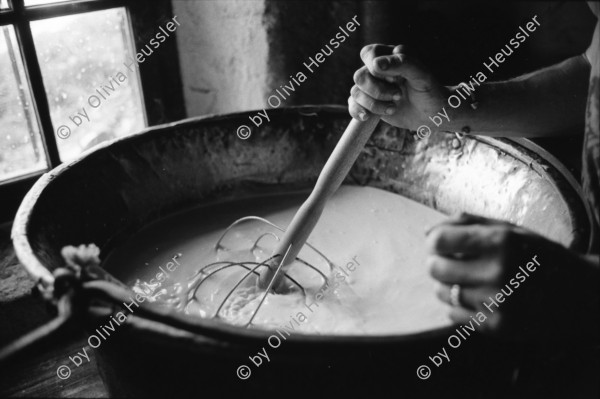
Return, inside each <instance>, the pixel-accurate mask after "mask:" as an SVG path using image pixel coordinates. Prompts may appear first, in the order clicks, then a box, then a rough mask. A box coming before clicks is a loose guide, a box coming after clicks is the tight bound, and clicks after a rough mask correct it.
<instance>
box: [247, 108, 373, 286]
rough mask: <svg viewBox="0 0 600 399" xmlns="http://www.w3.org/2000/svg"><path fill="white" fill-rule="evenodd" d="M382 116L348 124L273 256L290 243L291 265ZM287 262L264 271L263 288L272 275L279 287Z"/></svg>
mask: <svg viewBox="0 0 600 399" xmlns="http://www.w3.org/2000/svg"><path fill="white" fill-rule="evenodd" d="M379 119H380V118H379V117H378V116H376V115H372V114H371V115H369V119H368V120H366V121H364V122H361V121H358V120H356V119H352V120H351V121H350V123H349V124H348V127H347V128H346V130H345V131H344V134H342V137H341V138H340V141H338V143H337V145H336V146H335V148H334V150H333V152H332V153H331V155H330V156H329V159H328V160H327V163H326V164H325V166H324V167H323V170H322V171H321V174H320V175H319V178H318V179H317V183H316V184H315V187H314V188H313V190H312V192H311V194H310V196H309V197H308V199H307V200H306V201H304V203H303V204H302V206H301V207H300V209H298V211H297V212H296V214H295V215H294V218H293V219H292V221H291V223H290V225H289V226H288V228H287V230H286V231H285V234H284V235H283V237H282V239H281V241H280V242H279V244H278V246H277V248H276V249H275V252H274V255H280V256H283V254H284V253H285V252H286V251H287V250H288V248H289V247H290V246H291V250H290V253H289V254H288V256H287V259H286V262H285V263H286V264H289V263H291V262H293V261H294V259H296V256H297V255H298V253H299V252H300V250H301V249H302V247H303V246H304V244H305V243H306V240H307V239H308V236H309V235H310V233H311V232H312V231H313V229H314V227H315V225H316V224H317V222H318V221H319V217H321V214H322V213H323V209H324V208H325V204H326V203H327V200H329V198H331V196H332V195H333V194H334V193H335V192H336V191H337V189H338V188H339V187H340V186H341V185H342V182H343V181H344V179H345V178H346V176H347V175H348V172H349V171H350V168H351V167H352V165H353V164H354V162H355V161H356V158H358V155H359V154H360V152H361V151H362V149H363V147H364V146H365V144H366V143H367V140H369V137H371V134H372V133H373V131H374V130H375V127H376V126H377V123H378V122H379ZM280 260H281V257H278V258H276V259H275V260H274V261H273V262H272V263H273V264H275V265H277V263H278V262H279V261H280ZM286 264H284V265H282V267H281V271H280V272H279V273H278V275H277V276H274V274H275V269H276V267H270V270H268V271H266V272H264V273H262V274H261V277H260V283H259V285H260V286H261V288H265V287H267V286H268V283H269V281H270V280H271V279H272V278H276V279H277V280H276V281H275V284H274V285H273V287H275V289H277V287H279V284H278V282H279V281H281V280H280V277H281V275H283V272H284V271H285V267H286ZM271 266H272V265H271Z"/></svg>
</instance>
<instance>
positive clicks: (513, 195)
mask: <svg viewBox="0 0 600 399" xmlns="http://www.w3.org/2000/svg"><path fill="white" fill-rule="evenodd" d="M268 112H269V116H270V119H271V121H270V122H269V123H266V124H263V126H261V127H260V128H259V129H254V131H253V133H252V136H251V137H250V138H249V139H247V140H241V139H240V138H238V137H237V136H236V129H237V128H238V126H239V125H240V124H245V125H249V124H250V123H249V120H248V115H251V114H252V113H238V114H233V115H226V116H215V117H206V118H195V119H190V120H186V121H182V122H179V123H175V124H171V125H167V126H160V127H156V128H152V129H148V130H147V131H145V132H142V133H140V134H137V135H134V136H132V137H127V138H125V139H120V140H117V141H114V142H112V143H109V144H107V145H104V146H102V147H101V148H99V149H96V150H95V151H93V152H91V153H88V154H86V155H84V156H82V157H81V158H80V159H79V160H77V161H75V162H72V163H70V164H67V165H63V166H60V167H58V168H56V169H55V170H53V171H51V172H49V173H47V174H46V175H44V176H43V177H42V178H41V179H40V180H39V181H38V182H37V184H36V185H35V186H34V188H33V189H32V190H31V191H30V193H29V194H28V195H27V197H26V198H25V200H24V201H23V204H22V206H21V208H20V210H19V212H18V215H17V218H16V220H15V225H14V230H13V241H14V245H15V248H16V251H17V255H18V257H19V259H20V261H21V262H22V264H23V265H24V266H25V267H26V268H27V270H28V272H29V273H30V274H31V276H32V277H33V278H35V279H37V280H39V281H40V283H41V284H43V285H51V284H52V283H53V280H54V278H53V276H52V273H51V272H52V270H53V269H55V268H57V267H60V266H61V265H62V264H63V261H62V259H61V256H60V249H61V248H62V247H63V246H65V245H76V244H80V243H95V244H97V245H98V246H99V247H100V248H101V251H102V253H101V254H102V257H106V255H107V254H108V253H110V251H111V250H112V249H114V248H115V247H116V246H118V245H119V243H120V242H122V240H123V239H125V238H127V237H128V236H130V235H132V234H134V233H135V232H136V231H138V230H139V229H140V228H141V227H142V226H144V225H146V224H148V223H149V222H152V221H155V220H156V219H158V218H161V217H163V216H165V215H168V214H170V213H172V212H175V211H179V210H182V209H185V208H186V207H191V206H196V205H198V204H203V203H206V202H209V201H214V200H225V199H230V198H238V199H239V198H243V197H244V196H252V195H257V194H265V193H271V192H281V191H287V190H294V191H297V190H302V189H309V188H310V187H311V185H312V184H313V183H314V181H315V180H316V177H317V175H318V173H319V171H320V169H321V167H322V166H323V164H324V163H325V161H326V159H327V157H328V154H329V153H330V152H331V150H332V149H333V147H334V145H335V144H336V142H337V140H338V138H339V136H340V134H341V133H342V132H343V130H344V128H345V126H346V125H347V123H348V121H349V117H348V115H347V112H346V110H345V109H344V108H343V107H338V106H319V107H311V106H308V107H294V108H287V109H277V110H269V111H268ZM347 183H348V184H358V185H370V186H374V187H379V188H383V189H385V190H389V191H391V192H395V193H399V194H402V195H405V196H407V197H409V198H412V199H414V200H416V201H418V202H421V203H423V204H426V205H428V206H430V207H433V208H435V209H438V210H440V211H442V212H444V213H447V214H450V213H456V212H460V211H468V212H471V213H477V214H481V215H485V216H490V217H495V218H499V219H505V220H509V221H511V222H514V223H517V224H520V225H523V226H526V227H528V228H530V229H532V230H535V231H537V232H539V233H541V234H543V235H545V236H547V237H549V238H551V239H554V240H556V241H558V242H560V243H562V244H564V245H566V246H569V247H571V248H574V249H577V250H579V251H584V252H585V251H587V250H588V248H589V246H590V243H591V240H592V231H591V229H592V228H591V225H590V218H589V212H588V210H587V208H586V206H585V205H584V204H585V202H584V201H583V200H582V198H581V195H580V193H579V191H578V189H577V186H576V184H575V183H574V181H573V179H572V177H571V176H570V175H569V174H568V172H566V171H565V170H564V168H563V167H561V166H560V165H559V164H558V163H557V162H556V161H555V160H554V159H553V158H552V157H551V156H549V155H548V154H545V153H544V151H543V150H541V149H539V148H538V147H536V146H535V145H533V144H531V143H529V142H527V141H509V140H498V139H489V138H479V137H468V136H467V137H462V138H459V137H456V136H455V135H454V134H439V135H433V136H432V137H430V138H428V139H424V140H417V139H416V138H415V137H414V136H413V135H412V134H411V133H410V132H408V131H405V130H401V129H396V128H392V127H390V126H389V125H386V124H383V123H382V124H380V126H379V127H378V129H377V131H376V132H375V133H374V135H373V137H372V138H371V140H370V142H369V143H368V145H367V147H366V148H365V149H364V151H363V153H362V154H361V156H360V157H359V159H358V161H357V162H356V165H355V166H354V168H353V170H352V172H351V175H350V176H349V177H348V179H347ZM228 222H229V221H224V226H225V224H226V223H228ZM123 267H128V266H127V265H123ZM382 306H385V304H382ZM92 314H93V313H92V312H90V313H89V317H87V318H85V321H84V323H85V324H86V325H87V327H88V328H89V329H90V331H93V329H94V328H97V326H98V323H100V322H102V318H96V317H93V316H92ZM159 316H160V317H158V316H157V317H154V316H153V315H150V316H140V315H139V314H132V315H130V317H129V319H128V321H127V323H126V325H125V326H123V327H122V328H121V329H120V330H119V333H118V334H115V335H113V336H112V337H111V338H110V339H109V340H107V341H106V342H104V343H103V344H102V346H101V347H100V348H99V349H98V350H97V351H98V352H99V355H100V356H99V359H100V369H101V370H102V373H103V377H104V378H105V381H106V382H107V385H108V386H109V387H110V389H111V391H112V393H113V394H116V395H133V394H146V395H161V396H167V395H168V396H169V397H172V396H175V395H177V394H180V393H182V392H183V394H187V395H188V396H189V395H194V396H195V397H201V396H205V395H207V394H209V393H214V392H216V391H217V390H219V391H221V392H222V393H223V394H228V395H227V396H228V397H229V396H230V395H231V394H233V393H237V394H246V393H254V394H255V395H256V394H258V393H260V394H262V395H263V397H269V396H274V395H278V396H281V397H285V396H290V397H296V396H300V395H308V394H316V395H317V397H322V396H324V395H325V394H331V395H334V396H335V397H338V396H342V397H343V396H349V397H357V396H360V395H363V396H364V395H367V394H373V393H376V392H379V393H381V394H383V393H384V392H387V393H388V396H389V395H390V394H394V395H400V396H405V397H415V396H418V397H429V395H433V394H438V395H443V397H453V396H460V397H462V398H464V397H470V396H477V395H475V394H474V393H475V392H485V393H483V394H482V397H493V396H495V395H499V394H501V393H503V392H507V390H510V389H512V388H511V384H512V383H513V382H514V377H515V376H516V375H517V374H518V373H516V372H515V370H517V369H518V368H519V367H523V364H526V363H527V359H526V358H527V353H528V348H524V347H518V346H514V345H511V344H507V343H506V344H503V343H500V342H495V341H491V340H488V339H487V338H483V337H474V338H472V339H470V340H469V341H468V342H466V343H465V344H464V345H463V346H461V348H460V350H456V351H455V357H454V358H452V362H451V363H450V364H447V365H445V366H444V367H440V368H439V369H434V370H433V372H434V373H433V375H432V377H431V378H430V379H429V380H427V381H421V380H419V379H418V378H417V376H416V374H415V370H416V367H417V366H419V365H420V364H430V362H429V360H428V356H430V355H434V354H435V353H436V352H437V351H438V350H440V349H441V347H442V345H443V344H445V343H446V339H447V337H448V335H449V334H451V332H452V330H436V331H430V332H427V333H423V334H415V335H403V336H385V337H335V336H304V335H296V336H292V337H290V338H288V339H287V340H286V341H285V343H284V344H282V345H281V346H280V347H279V348H277V349H276V350H271V351H270V355H271V358H270V362H269V363H268V364H266V363H265V364H263V365H262V366H261V367H260V368H258V369H254V370H253V371H254V373H253V375H252V376H251V377H250V378H249V379H248V380H245V381H241V380H239V379H238V378H237V377H236V368H237V366H239V365H240V364H243V363H249V360H248V356H249V355H254V354H256V352H257V351H258V350H259V349H260V348H261V347H263V346H265V345H267V341H266V340H267V338H268V337H269V335H270V333H268V332H262V331H257V330H244V329H240V328H236V327H231V326H227V325H223V324H221V323H218V322H216V321H212V320H199V319H192V318H187V317H183V316H180V317H171V318H169V317H170V316H169V315H166V316H167V317H163V316H165V315H159ZM398 317H402V315H398ZM430 365H431V364H430ZM417 393H419V395H417ZM403 394H404V395H403ZM264 395H266V396H264ZM376 396H379V395H376Z"/></svg>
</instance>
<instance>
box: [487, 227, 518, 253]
mask: <svg viewBox="0 0 600 399" xmlns="http://www.w3.org/2000/svg"><path fill="white" fill-rule="evenodd" d="M512 236H513V232H512V230H510V229H508V228H506V227H504V226H501V227H497V228H495V229H493V230H492V233H491V237H490V240H491V242H492V244H493V245H494V246H495V247H497V248H505V247H506V246H507V245H508V244H509V243H510V242H511V240H512Z"/></svg>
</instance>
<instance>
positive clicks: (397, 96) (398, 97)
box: [392, 93, 402, 101]
mask: <svg viewBox="0 0 600 399" xmlns="http://www.w3.org/2000/svg"><path fill="white" fill-rule="evenodd" d="M392 98H393V99H394V101H398V100H400V98H402V96H401V95H400V93H395V94H394V96H393V97H392Z"/></svg>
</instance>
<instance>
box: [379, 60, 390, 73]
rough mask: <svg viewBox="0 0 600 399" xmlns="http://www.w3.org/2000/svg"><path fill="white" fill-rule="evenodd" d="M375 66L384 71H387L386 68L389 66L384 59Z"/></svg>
mask: <svg viewBox="0 0 600 399" xmlns="http://www.w3.org/2000/svg"><path fill="white" fill-rule="evenodd" d="M377 66H378V67H379V68H380V69H383V70H384V71H385V70H386V69H388V66H389V63H388V60H386V59H385V58H383V59H381V60H379V61H377Z"/></svg>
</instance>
